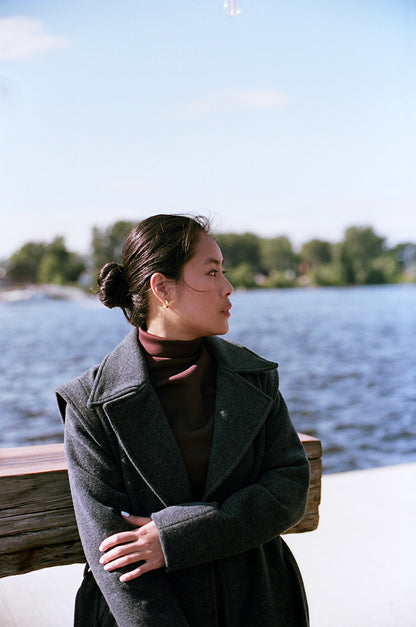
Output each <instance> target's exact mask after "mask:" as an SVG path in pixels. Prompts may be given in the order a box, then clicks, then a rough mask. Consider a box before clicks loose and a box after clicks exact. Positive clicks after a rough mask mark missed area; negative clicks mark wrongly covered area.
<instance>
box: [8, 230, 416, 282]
mask: <svg viewBox="0 0 416 627" xmlns="http://www.w3.org/2000/svg"><path fill="white" fill-rule="evenodd" d="M133 225H134V223H133V222H129V221H118V222H115V223H114V224H112V225H110V226H108V227H106V228H98V227H94V228H93V230H92V236H91V248H90V253H89V254H88V255H86V256H81V255H79V254H78V253H75V252H72V251H69V250H68V249H67V247H66V245H65V241H64V238H63V237H56V238H55V239H54V240H53V241H52V242H50V243H45V242H28V243H26V244H24V245H23V246H22V247H21V248H20V249H19V250H17V251H16V252H15V253H14V254H13V255H11V257H10V258H9V259H8V260H7V261H6V262H5V263H4V266H5V272H4V271H3V273H2V274H3V275H5V278H4V279H3V280H5V281H6V282H7V283H12V284H13V283H14V284H24V283H35V284H37V283H56V284H60V285H65V284H72V285H83V286H85V287H91V286H93V285H94V284H95V277H96V275H97V272H98V270H99V269H100V268H101V267H102V266H103V265H104V264H105V263H107V262H108V261H120V259H121V248H122V244H123V240H124V238H125V236H126V235H127V233H128V232H129V230H130V229H131V228H132V226H133ZM215 237H216V240H217V242H218V244H219V246H220V248H221V250H222V253H223V256H224V267H225V268H226V269H227V271H228V277H229V279H230V281H231V283H232V284H233V285H234V287H243V288H256V287H293V286H307V285H321V286H331V285H332V286H342V285H375V284H384V283H397V282H404V281H407V282H414V281H416V244H414V243H411V242H403V243H400V244H398V245H396V246H394V247H392V248H389V247H388V246H387V244H386V239H385V238H384V237H382V236H380V235H378V234H377V233H376V232H375V231H374V229H373V227H371V226H351V227H349V228H347V229H346V230H345V233H344V238H343V240H342V241H341V242H337V243H331V242H328V241H325V240H321V239H312V240H310V241H308V242H306V243H304V244H303V245H302V246H301V248H300V250H298V251H296V250H294V248H293V246H292V243H291V241H290V239H289V238H288V237H286V236H284V235H280V236H277V237H273V238H265V237H260V236H258V235H255V234H254V233H243V234H237V233H218V234H216V236H215Z"/></svg>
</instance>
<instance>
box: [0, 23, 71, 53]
mask: <svg viewBox="0 0 416 627" xmlns="http://www.w3.org/2000/svg"><path fill="white" fill-rule="evenodd" d="M67 43H68V39H67V38H66V37H59V36H57V35H49V34H48V33H47V32H46V31H45V27H44V25H43V24H42V22H40V21H39V20H34V19H32V18H29V17H24V16H16V17H5V18H0V59H2V60H5V59H27V58H30V57H33V56H34V55H36V54H39V53H42V52H47V51H48V50H52V49H54V48H60V47H61V46H64V45H66V44H67Z"/></svg>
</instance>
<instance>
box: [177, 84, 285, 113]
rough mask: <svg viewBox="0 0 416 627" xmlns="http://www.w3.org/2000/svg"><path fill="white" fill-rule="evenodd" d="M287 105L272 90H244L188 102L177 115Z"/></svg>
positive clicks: (283, 95)
mask: <svg viewBox="0 0 416 627" xmlns="http://www.w3.org/2000/svg"><path fill="white" fill-rule="evenodd" d="M287 104H288V98H287V96H286V95H285V94H282V93H280V92H277V91H274V90H272V89H246V90H236V91H224V92H218V93H215V94H212V95H211V96H209V97H208V98H204V99H203V100H197V101H195V102H190V103H189V104H187V105H185V106H183V107H181V108H180V109H179V110H178V111H177V113H179V114H180V115H201V114H206V113H218V112H221V111H229V110H232V109H234V110H235V109H240V110H244V109H246V110H255V109H257V110H258V109H277V108H281V107H285V106H286V105H287Z"/></svg>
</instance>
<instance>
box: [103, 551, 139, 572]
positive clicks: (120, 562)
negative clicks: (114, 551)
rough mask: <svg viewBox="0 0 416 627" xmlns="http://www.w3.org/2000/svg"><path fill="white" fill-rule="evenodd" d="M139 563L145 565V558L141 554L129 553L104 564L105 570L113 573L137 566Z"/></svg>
mask: <svg viewBox="0 0 416 627" xmlns="http://www.w3.org/2000/svg"><path fill="white" fill-rule="evenodd" d="M138 562H143V563H144V560H143V557H141V556H140V554H139V553H129V554H128V555H123V556H122V557H119V558H117V559H114V560H111V561H110V562H107V563H106V564H104V570H107V571H112V570H116V569H117V568H124V567H125V566H130V564H136V565H137V563H138ZM139 565H140V564H139Z"/></svg>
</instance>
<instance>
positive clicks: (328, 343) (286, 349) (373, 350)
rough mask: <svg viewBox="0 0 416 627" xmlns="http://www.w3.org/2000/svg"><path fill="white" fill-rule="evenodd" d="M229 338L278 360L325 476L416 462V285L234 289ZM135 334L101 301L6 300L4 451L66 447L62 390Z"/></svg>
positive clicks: (0, 385)
mask: <svg viewBox="0 0 416 627" xmlns="http://www.w3.org/2000/svg"><path fill="white" fill-rule="evenodd" d="M232 302H233V309H232V316H231V320H230V332H229V334H228V336H227V337H228V338H229V339H232V340H234V341H237V342H239V343H241V344H244V345H246V346H247V347H249V348H250V349H252V350H254V351H255V352H257V353H259V354H261V355H263V356H264V357H266V358H269V359H271V360H274V361H277V362H278V363H279V371H280V387H281V391H282V393H283V396H284V397H285V400H286V402H287V404H288V406H289V409H290V412H291V415H292V419H293V421H294V423H295V426H296V428H297V430H298V431H302V432H305V433H309V434H311V435H316V436H318V437H319V438H320V439H321V441H322V443H323V449H324V471H325V472H338V471H344V470H353V469H361V468H369V467H373V466H381V465H388V464H397V463H404V462H414V461H416V358H415V355H416V286H415V285H404V286H401V285H400V286H382V287H360V288H325V289H291V290H258V291H250V292H235V293H234V294H233V296H232ZM130 328H131V327H129V325H128V324H127V322H126V321H125V320H124V317H123V315H122V313H121V312H120V311H119V310H108V309H106V308H105V307H103V306H101V305H100V304H98V303H97V302H96V301H95V300H92V299H89V298H87V297H85V298H79V299H75V300H48V299H33V300H28V301H22V302H11V303H7V302H0V341H1V347H0V421H1V422H0V426H1V429H0V446H2V447H10V446H22V445H30V444H40V443H50V442H59V441H62V425H61V421H60V418H59V415H58V412H57V408H56V404H55V397H54V389H55V387H56V386H57V385H59V384H61V383H63V382H65V381H67V380H69V379H71V378H72V377H74V376H76V375H78V374H80V373H81V372H83V371H84V370H86V369H87V368H88V367H89V366H91V365H93V364H94V363H98V362H99V361H100V360H101V359H102V357H103V356H104V355H105V354H106V353H107V352H109V351H110V350H111V349H112V348H113V347H114V346H115V345H116V344H117V343H118V342H119V341H120V340H121V339H122V338H123V337H124V335H125V334H126V333H127V332H128V331H129V329H130Z"/></svg>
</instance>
